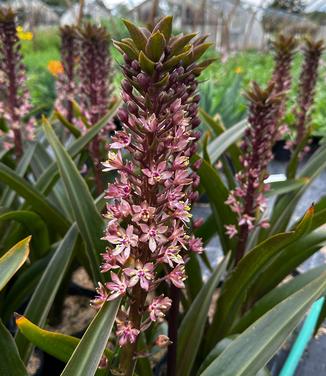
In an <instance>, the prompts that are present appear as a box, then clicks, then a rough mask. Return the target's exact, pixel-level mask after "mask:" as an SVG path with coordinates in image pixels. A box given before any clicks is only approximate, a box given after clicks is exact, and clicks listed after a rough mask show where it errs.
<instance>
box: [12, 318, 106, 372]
mask: <svg viewBox="0 0 326 376" xmlns="http://www.w3.org/2000/svg"><path fill="white" fill-rule="evenodd" d="M16 325H17V327H18V329H19V331H20V332H21V333H22V334H23V335H24V336H25V337H26V338H27V339H28V340H29V341H30V342H32V343H33V345H34V346H36V347H38V348H39V349H41V350H43V351H45V352H46V353H48V354H50V355H52V356H54V357H55V358H57V359H59V360H61V361H62V362H64V363H67V362H68V361H69V359H70V357H71V355H72V353H73V352H74V351H75V349H76V347H77V345H78V344H79V342H80V339H79V338H76V337H72V336H68V335H66V334H62V333H56V332H50V331H48V330H44V329H41V328H40V327H39V326H37V325H35V324H33V323H32V322H31V321H29V320H28V319H27V318H26V317H25V316H21V315H17V316H16ZM105 355H106V357H107V358H108V359H110V358H111V357H112V353H111V351H110V350H108V349H107V350H105ZM102 373H104V372H102ZM100 374H101V372H100V371H97V372H96V375H100Z"/></svg>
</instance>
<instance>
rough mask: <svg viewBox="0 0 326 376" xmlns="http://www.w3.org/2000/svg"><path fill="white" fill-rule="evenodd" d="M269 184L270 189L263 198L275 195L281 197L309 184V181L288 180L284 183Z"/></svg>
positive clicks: (304, 179) (303, 179) (305, 179)
mask: <svg viewBox="0 0 326 376" xmlns="http://www.w3.org/2000/svg"><path fill="white" fill-rule="evenodd" d="M269 184H270V189H269V190H268V191H266V193H265V196H266V197H271V196H276V195H281V194H284V193H289V192H292V191H294V190H296V189H298V188H301V187H302V186H304V185H306V184H309V179H307V178H301V179H288V180H284V181H275V182H272V183H269Z"/></svg>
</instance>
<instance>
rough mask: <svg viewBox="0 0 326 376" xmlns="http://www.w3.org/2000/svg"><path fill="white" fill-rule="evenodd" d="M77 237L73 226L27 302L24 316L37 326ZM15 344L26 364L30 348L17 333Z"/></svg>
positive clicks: (68, 261)
mask: <svg viewBox="0 0 326 376" xmlns="http://www.w3.org/2000/svg"><path fill="white" fill-rule="evenodd" d="M77 235H78V229H77V226H76V225H73V226H72V227H71V228H70V230H69V231H68V232H67V234H66V236H65V237H64V238H63V239H62V241H61V243H60V245H59V247H58V249H57V250H56V252H55V253H54V255H53V257H52V259H51V261H50V262H49V264H48V265H47V267H46V269H45V271H44V273H43V275H42V278H41V280H40V281H39V283H38V285H37V287H36V289H35V291H34V293H33V295H32V297H31V299H30V300H29V303H28V306H27V308H26V310H25V312H24V315H25V316H26V317H27V318H28V319H30V320H32V321H33V322H34V323H35V324H37V325H40V326H43V325H44V324H45V320H46V318H47V316H48V313H49V311H50V308H51V306H52V304H53V301H54V298H55V296H56V293H57V291H58V289H59V287H60V284H61V282H62V279H63V277H64V275H65V273H66V271H67V269H68V267H69V265H70V263H71V260H72V257H73V250H74V247H75V243H76V240H77ZM16 344H17V347H18V349H19V352H20V355H21V357H22V359H23V361H24V362H25V363H27V361H28V359H29V357H30V354H31V351H32V346H31V345H30V344H29V343H28V341H27V340H26V339H25V338H24V337H23V336H22V335H21V334H20V333H17V336H16Z"/></svg>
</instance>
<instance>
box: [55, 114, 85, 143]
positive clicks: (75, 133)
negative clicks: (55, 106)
mask: <svg viewBox="0 0 326 376" xmlns="http://www.w3.org/2000/svg"><path fill="white" fill-rule="evenodd" d="M54 116H55V117H56V118H57V119H58V120H59V121H60V123H61V124H62V125H63V126H64V127H65V128H67V129H68V130H69V131H70V133H71V134H72V135H73V136H75V137H76V138H78V137H80V136H81V131H80V130H79V129H78V128H76V127H75V126H74V125H73V124H72V123H70V121H69V120H68V119H67V118H66V117H64V116H63V114H62V113H61V112H60V111H58V110H56V111H55V112H54Z"/></svg>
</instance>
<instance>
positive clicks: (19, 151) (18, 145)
mask: <svg viewBox="0 0 326 376" xmlns="http://www.w3.org/2000/svg"><path fill="white" fill-rule="evenodd" d="M14 142H15V154H16V159H17V161H18V160H19V159H20V157H21V156H22V155H23V145H22V135H21V132H20V130H19V129H14Z"/></svg>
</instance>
